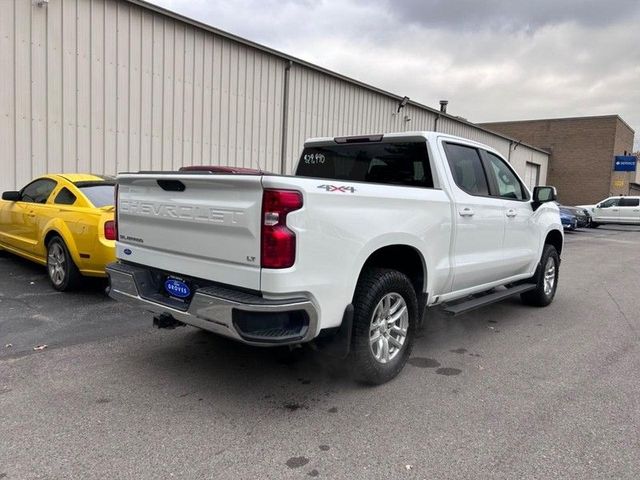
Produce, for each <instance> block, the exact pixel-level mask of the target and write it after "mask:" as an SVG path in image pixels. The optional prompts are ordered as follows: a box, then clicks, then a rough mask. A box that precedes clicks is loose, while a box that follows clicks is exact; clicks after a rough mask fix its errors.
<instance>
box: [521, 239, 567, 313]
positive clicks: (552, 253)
mask: <svg viewBox="0 0 640 480" xmlns="http://www.w3.org/2000/svg"><path fill="white" fill-rule="evenodd" d="M559 268H560V256H559V255H558V251H557V250H556V249H555V247H554V246H553V245H548V244H547V245H545V246H544V250H543V251H542V258H541V259H540V263H539V264H538V268H537V269H536V273H535V275H534V276H533V278H532V279H531V280H533V281H535V283H536V288H535V289H533V290H529V291H528V292H525V293H523V294H521V295H520V298H521V299H522V302H523V303H525V304H527V305H533V306H536V307H546V306H547V305H549V304H550V303H551V302H552V301H553V297H555V295H556V289H557V288H558V273H559Z"/></svg>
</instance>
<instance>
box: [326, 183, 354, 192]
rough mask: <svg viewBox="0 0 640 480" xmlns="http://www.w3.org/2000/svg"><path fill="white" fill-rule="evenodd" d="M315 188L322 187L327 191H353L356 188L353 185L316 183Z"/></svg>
mask: <svg viewBox="0 0 640 480" xmlns="http://www.w3.org/2000/svg"><path fill="white" fill-rule="evenodd" d="M317 188H324V189H325V190H326V191H327V192H342V193H346V192H350V193H354V192H355V191H356V189H355V188H353V187H346V186H338V185H318V186H317Z"/></svg>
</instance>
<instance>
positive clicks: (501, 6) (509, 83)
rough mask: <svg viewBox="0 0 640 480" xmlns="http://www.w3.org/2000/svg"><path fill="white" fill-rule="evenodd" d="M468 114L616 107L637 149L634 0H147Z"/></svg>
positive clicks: (521, 115)
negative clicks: (632, 132) (439, 101)
mask: <svg viewBox="0 0 640 480" xmlns="http://www.w3.org/2000/svg"><path fill="white" fill-rule="evenodd" d="M151 1H152V2H153V3H156V4H158V5H160V6H163V7H165V8H168V9H170V10H173V11H176V12H178V13H181V14H183V15H186V16H188V17H191V18H194V19H197V20H200V21H202V22H204V23H207V24H210V25H212V26H214V27H217V28H220V29H222V30H226V31H228V32H230V33H234V34H236V35H239V36H242V37H245V38H247V39H249V40H252V41H255V42H257V43H261V44H264V45H266V46H269V47H272V48H275V49H277V50H280V51H283V52H286V53H288V54H291V55H294V56H296V57H299V58H302V59H304V60H307V61H310V62H312V63H315V64H318V65H321V66H323V67H326V68H329V69H331V70H335V71H337V72H339V73H342V74H344V75H347V76H350V77H353V78H356V79H358V80H361V81H363V82H366V83H369V84H372V85H375V86H377V87H380V88H383V89H385V90H388V91H391V92H393V93H397V94H399V95H408V96H409V97H411V98H412V99H413V100H416V101H418V102H420V103H424V104H426V105H430V106H433V107H435V108H437V106H438V100H440V99H445V98H446V99H448V100H449V113H451V114H453V115H460V116H462V117H465V118H468V119H469V120H471V121H473V122H484V121H497V120H521V119H529V118H546V117H566V116H578V115H605V114H614V113H617V114H619V115H620V116H621V117H622V118H623V119H624V120H625V121H626V122H627V123H629V124H630V125H631V127H632V128H633V129H634V130H635V131H636V141H635V149H636V150H640V0H529V1H522V0H482V1H478V0H396V1H392V0H366V1H365V0H339V1H338V0H225V1H210V0H151Z"/></svg>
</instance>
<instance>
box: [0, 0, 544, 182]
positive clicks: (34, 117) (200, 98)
mask: <svg viewBox="0 0 640 480" xmlns="http://www.w3.org/2000/svg"><path fill="white" fill-rule="evenodd" d="M0 42H1V44H0V145H1V146H2V153H1V156H0V158H1V160H0V167H1V169H0V172H1V176H0V188H1V189H12V188H16V187H21V186H22V185H24V184H25V183H27V182H28V181H29V180H30V179H31V178H33V177H34V176H37V175H39V174H42V173H45V172H50V173H55V172H75V171H79V172H93V173H99V174H114V173H116V172H118V171H135V170H138V169H156V170H159V169H176V168H178V167H180V166H183V165H193V164H224V165H236V166H245V167H258V166H259V167H260V168H262V169H266V170H269V171H273V172H284V173H290V172H291V169H292V166H293V165H294V163H295V160H296V158H297V155H298V153H299V151H300V149H301V146H302V143H303V141H304V139H305V138H307V137H313V136H337V135H352V134H362V133H379V132H392V131H404V130H437V131H441V132H446V133H451V134H455V135H459V136H462V137H466V138H470V139H474V140H478V141H480V142H483V143H486V144H488V145H490V146H492V147H494V148H496V149H497V150H498V151H500V152H501V153H502V154H503V155H504V156H505V158H508V159H509V161H510V162H511V163H512V164H513V165H514V166H515V168H516V169H517V170H518V171H519V172H520V174H521V175H522V176H523V177H525V179H526V181H527V183H529V185H530V186H531V185H534V184H536V183H540V184H542V183H544V182H545V180H546V173H547V164H548V154H547V153H546V152H545V151H544V150H540V149H537V148H533V147H529V146H527V145H525V144H522V143H519V142H517V141H515V140H512V139H510V138H509V137H506V136H502V135H499V134H495V133H492V132H489V131H487V130H485V129H483V128H481V127H479V126H477V125H474V124H472V123H469V122H467V121H465V120H462V119H460V118H457V117H454V116H450V115H447V114H444V113H441V112H440V111H439V110H436V109H432V108H428V107H426V106H423V105H420V104H418V103H415V102H411V101H410V102H409V103H408V104H407V105H406V107H405V108H403V109H402V110H401V111H400V113H397V112H398V104H399V102H400V100H401V99H402V97H401V96H398V95H394V94H391V93H388V92H385V91H382V90H380V89H377V88H375V87H372V86H369V85H365V84H363V83H361V82H358V81H354V80H352V79H349V78H346V77H344V76H342V75H339V74H336V73H333V72H330V71H328V70H325V69H323V68H320V67H317V66H315V65H311V64H309V63H307V62H304V61H301V60H298V59H296V58H293V57H290V56H288V55H285V54H282V53H280V52H277V51H274V50H272V49H269V48H266V47H264V46H260V45H257V44H254V43H252V42H250V41H247V40H244V39H241V38H238V37H236V36H233V35H230V34H228V33H225V32H222V31H219V30H217V29H215V28H212V27H210V26H207V25H204V24H201V23H198V22H197V21H194V20H190V19H187V18H184V17H181V16H179V15H177V14H174V13H172V12H168V11H166V10H163V9H161V8H158V7H156V6H154V5H151V4H148V3H146V2H142V1H138V0H48V1H47V0H3V1H2V15H0Z"/></svg>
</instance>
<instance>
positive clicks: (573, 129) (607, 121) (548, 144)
mask: <svg viewBox="0 0 640 480" xmlns="http://www.w3.org/2000/svg"><path fill="white" fill-rule="evenodd" d="M481 125H482V126H483V127H485V128H487V129H489V130H493V131H495V132H498V133H502V134H504V135H507V136H509V137H512V138H515V139H516V140H519V141H522V142H526V143H528V144H531V145H534V146H536V147H538V148H542V149H544V150H547V151H549V152H550V153H551V156H550V158H549V169H548V175H547V184H548V185H553V186H555V187H557V189H558V196H559V200H560V202H561V203H564V204H566V205H579V204H589V203H595V202H597V201H599V200H602V199H603V198H606V197H608V196H610V195H620V194H623V195H628V194H629V193H630V187H631V184H632V183H637V182H638V181H639V180H640V179H638V178H636V175H637V174H640V172H614V171H613V159H614V156H615V155H631V154H632V153H631V152H632V150H633V135H634V131H633V130H632V129H631V127H630V126H629V125H627V123H626V122H625V121H624V120H622V119H621V118H620V117H619V116H618V115H606V116H597V117H576V118H554V119H545V120H524V121H513V122H492V123H484V124H481Z"/></svg>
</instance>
